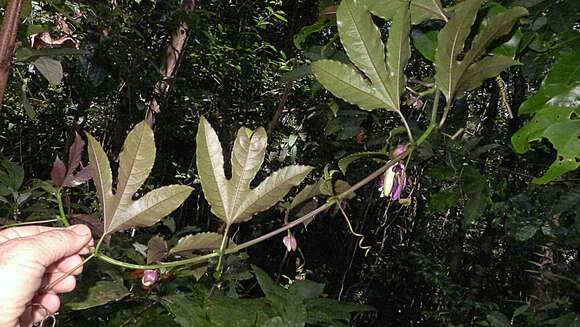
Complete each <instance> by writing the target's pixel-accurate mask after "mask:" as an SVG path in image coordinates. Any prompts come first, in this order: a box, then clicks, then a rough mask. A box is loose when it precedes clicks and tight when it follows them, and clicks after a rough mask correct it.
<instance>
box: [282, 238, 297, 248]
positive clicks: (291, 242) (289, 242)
mask: <svg viewBox="0 0 580 327" xmlns="http://www.w3.org/2000/svg"><path fill="white" fill-rule="evenodd" d="M282 243H284V245H285V246H286V250H288V252H292V251H296V247H298V243H296V238H294V235H290V236H285V237H284V238H283V239H282Z"/></svg>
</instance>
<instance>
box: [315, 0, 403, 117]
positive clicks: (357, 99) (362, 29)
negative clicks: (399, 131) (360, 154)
mask: <svg viewBox="0 0 580 327" xmlns="http://www.w3.org/2000/svg"><path fill="white" fill-rule="evenodd" d="M367 5H368V6H369V8H371V9H370V10H371V11H373V12H375V13H377V15H379V16H382V17H385V18H388V19H390V20H392V24H391V32H390V35H389V40H388V41H387V46H386V49H387V55H385V45H384V44H383V41H382V40H381V34H380V31H379V29H378V27H377V26H376V25H375V24H374V22H373V18H372V16H371V14H370V12H369V9H367V7H366V6H365V5H364V4H363V3H362V1H360V0H343V1H342V2H341V3H340V6H339V8H338V10H337V13H336V17H337V26H338V33H339V35H340V40H341V42H342V45H343V47H344V49H345V50H346V53H347V54H348V56H349V59H350V61H351V62H352V65H354V67H352V66H349V65H345V64H342V63H340V62H338V61H333V60H319V61H316V62H314V63H313V64H312V72H313V73H314V75H315V76H316V78H317V79H318V81H319V82H320V83H321V84H322V85H323V86H324V87H325V88H326V89H327V90H329V91H330V92H331V93H333V94H334V95H335V96H337V97H339V98H341V99H344V100H345V101H347V102H349V103H352V104H355V105H358V106H359V107H360V108H361V109H364V110H374V109H378V108H385V109H387V110H391V111H399V110H400V98H401V95H402V93H403V91H404V86H405V74H404V69H405V67H406V65H407V62H408V60H409V57H410V53H411V52H410V51H411V50H410V42H409V31H410V18H409V4H408V3H405V2H404V1H394V2H390V3H388V4H387V6H386V7H385V8H387V7H388V9H389V10H395V11H396V14H393V13H387V10H386V9H384V8H383V7H381V5H380V4H379V3H377V1H371V2H369V3H367Z"/></svg>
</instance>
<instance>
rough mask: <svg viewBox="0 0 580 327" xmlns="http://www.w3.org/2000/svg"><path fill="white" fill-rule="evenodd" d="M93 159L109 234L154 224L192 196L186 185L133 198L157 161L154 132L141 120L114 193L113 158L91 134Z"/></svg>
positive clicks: (123, 155) (131, 135)
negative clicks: (136, 198) (111, 166)
mask: <svg viewBox="0 0 580 327" xmlns="http://www.w3.org/2000/svg"><path fill="white" fill-rule="evenodd" d="M87 137H88V139H89V146H88V151H89V158H90V162H91V166H92V167H93V168H92V171H93V181H94V183H95V186H96V187H97V194H98V196H99V202H100V203H101V213H102V215H103V221H104V225H105V234H109V233H113V232H116V231H122V230H124V229H127V228H130V227H136V226H151V225H153V224H155V223H156V222H157V221H159V220H160V219H161V218H163V217H165V216H166V215H168V214H169V213H171V212H172V211H173V210H175V209H176V208H177V207H179V206H180V205H181V203H182V202H183V201H185V199H186V198H187V197H188V196H189V194H190V193H191V191H192V188H191V187H189V186H184V185H172V186H165V187H161V188H158V189H155V190H153V191H150V192H149V193H147V194H145V195H144V196H143V197H142V198H140V199H139V200H136V201H135V200H133V196H134V194H135V192H137V191H138V190H139V188H140V187H141V185H143V183H144V182H145V179H147V176H149V173H150V172H151V168H153V163H154V162H155V141H154V139H153V131H152V130H151V128H150V127H149V126H148V125H147V124H146V123H145V122H141V123H139V124H138V125H137V126H135V128H134V129H133V130H132V131H131V132H130V133H129V135H128V136H127V139H126V140H125V144H124V146H123V151H122V152H121V154H120V155H119V177H118V183H117V188H116V192H115V194H113V191H112V190H113V177H112V174H111V168H110V165H109V160H108V158H107V155H106V154H105V151H104V150H103V148H102V147H101V145H100V144H99V143H98V142H97V140H95V139H94V138H93V137H92V136H91V135H87Z"/></svg>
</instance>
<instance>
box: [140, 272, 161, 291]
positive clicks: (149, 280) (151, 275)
mask: <svg viewBox="0 0 580 327" xmlns="http://www.w3.org/2000/svg"><path fill="white" fill-rule="evenodd" d="M158 277H159V274H158V273H157V270H149V269H148V270H145V271H143V278H142V279H141V283H143V285H145V286H147V287H149V286H151V285H153V284H155V282H157V278H158Z"/></svg>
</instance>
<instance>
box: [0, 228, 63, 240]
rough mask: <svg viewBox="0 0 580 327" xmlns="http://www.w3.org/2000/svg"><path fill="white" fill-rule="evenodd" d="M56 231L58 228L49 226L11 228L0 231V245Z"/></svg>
mask: <svg viewBox="0 0 580 327" xmlns="http://www.w3.org/2000/svg"><path fill="white" fill-rule="evenodd" d="M55 229H58V227H49V226H37V225H35V226H21V227H11V228H8V229H4V230H2V231H0V243H3V242H6V241H9V240H12V239H15V238H20V237H27V236H33V235H37V234H40V233H43V232H47V231H51V230H55Z"/></svg>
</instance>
